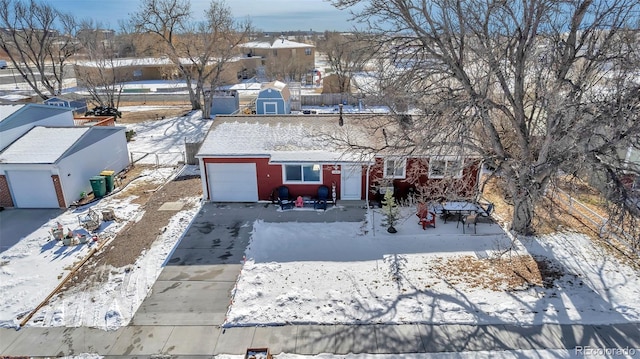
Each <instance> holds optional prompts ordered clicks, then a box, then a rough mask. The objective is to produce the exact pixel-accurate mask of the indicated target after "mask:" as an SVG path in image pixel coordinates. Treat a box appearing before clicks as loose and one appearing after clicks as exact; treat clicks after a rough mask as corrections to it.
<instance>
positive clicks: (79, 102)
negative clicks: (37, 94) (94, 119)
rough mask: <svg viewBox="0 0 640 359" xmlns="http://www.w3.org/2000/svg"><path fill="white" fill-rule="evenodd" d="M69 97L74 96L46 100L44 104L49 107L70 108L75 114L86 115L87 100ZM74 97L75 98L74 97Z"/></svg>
mask: <svg viewBox="0 0 640 359" xmlns="http://www.w3.org/2000/svg"><path fill="white" fill-rule="evenodd" d="M68 96H72V95H64V96H58V97H51V98H48V99H46V100H44V104H45V105H49V106H58V107H66V108H70V109H71V110H72V111H73V113H74V114H76V115H84V114H85V113H86V112H87V100H85V99H84V98H81V97H77V98H71V97H68ZM72 97H75V96H72Z"/></svg>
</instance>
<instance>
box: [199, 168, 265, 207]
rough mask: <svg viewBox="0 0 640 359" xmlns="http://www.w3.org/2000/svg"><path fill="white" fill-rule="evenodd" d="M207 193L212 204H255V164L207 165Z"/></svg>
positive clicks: (256, 183) (256, 188)
mask: <svg viewBox="0 0 640 359" xmlns="http://www.w3.org/2000/svg"><path fill="white" fill-rule="evenodd" d="M207 180H208V183H209V193H210V195H211V198H210V199H211V200H212V201H214V202H257V201H258V182H257V177H256V164H255V163H208V164H207Z"/></svg>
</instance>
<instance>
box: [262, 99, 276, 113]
mask: <svg viewBox="0 0 640 359" xmlns="http://www.w3.org/2000/svg"><path fill="white" fill-rule="evenodd" d="M262 106H263V109H264V114H265V115H277V114H278V103H277V102H263V103H262Z"/></svg>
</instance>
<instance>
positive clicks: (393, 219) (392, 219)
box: [382, 191, 399, 233]
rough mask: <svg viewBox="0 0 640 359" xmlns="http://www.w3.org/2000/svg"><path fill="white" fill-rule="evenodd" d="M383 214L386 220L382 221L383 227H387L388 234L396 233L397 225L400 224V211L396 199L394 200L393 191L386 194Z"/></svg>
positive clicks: (383, 201) (383, 202)
mask: <svg viewBox="0 0 640 359" xmlns="http://www.w3.org/2000/svg"><path fill="white" fill-rule="evenodd" d="M382 214H383V215H384V219H383V220H382V226H383V227H387V232H389V233H396V232H397V230H396V228H395V225H396V224H397V223H398V219H399V211H398V205H397V204H396V200H395V198H393V191H387V192H386V193H385V194H384V199H383V200H382Z"/></svg>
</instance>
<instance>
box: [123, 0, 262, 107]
mask: <svg viewBox="0 0 640 359" xmlns="http://www.w3.org/2000/svg"><path fill="white" fill-rule="evenodd" d="M205 15H206V16H205V20H204V21H202V22H198V23H195V22H193V20H192V17H191V9H190V4H189V2H188V1H183V0H144V1H143V2H142V4H141V5H140V10H139V11H138V12H137V13H135V14H134V15H133V23H134V24H135V26H136V28H137V29H138V30H139V31H144V32H147V33H151V34H155V35H156V37H157V38H158V39H160V40H161V42H162V44H163V45H164V46H165V50H166V54H167V56H168V57H169V58H170V59H171V61H172V62H173V63H174V64H175V65H176V67H177V68H178V70H179V72H180V74H181V75H182V76H183V77H184V80H185V81H186V84H187V89H188V91H189V98H190V101H191V107H192V109H194V110H199V109H203V110H204V111H205V112H206V113H204V116H203V117H205V118H206V117H209V116H210V112H209V111H210V109H209V108H207V107H210V105H211V98H212V97H211V96H209V95H208V94H210V93H211V88H214V87H215V86H217V85H218V84H220V82H221V81H222V79H221V74H222V72H223V69H224V68H225V66H226V65H227V64H228V63H229V62H230V61H231V60H232V59H233V56H235V55H236V54H238V53H239V51H238V44H239V43H240V42H241V41H242V40H243V37H244V34H246V33H248V32H249V28H250V26H249V23H248V22H246V23H241V24H240V23H237V22H235V21H234V20H233V16H232V14H231V11H230V9H229V8H228V7H227V6H226V4H225V3H224V2H218V1H212V2H211V5H210V7H209V9H208V10H207V12H206V14H205ZM205 86H208V87H209V88H208V89H205ZM205 94H207V97H206V98H205ZM203 107H204V108H203Z"/></svg>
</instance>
